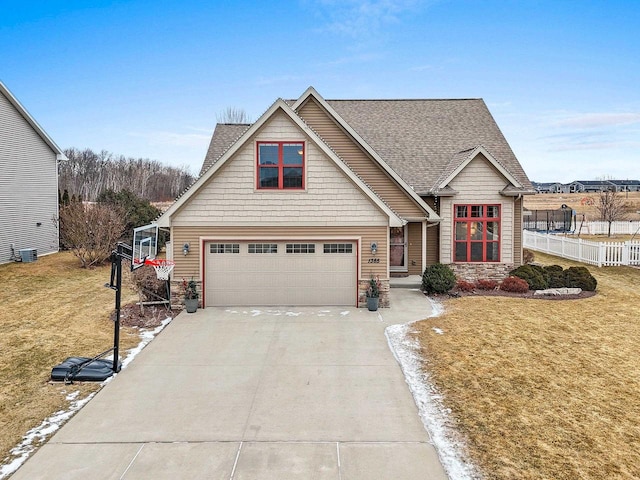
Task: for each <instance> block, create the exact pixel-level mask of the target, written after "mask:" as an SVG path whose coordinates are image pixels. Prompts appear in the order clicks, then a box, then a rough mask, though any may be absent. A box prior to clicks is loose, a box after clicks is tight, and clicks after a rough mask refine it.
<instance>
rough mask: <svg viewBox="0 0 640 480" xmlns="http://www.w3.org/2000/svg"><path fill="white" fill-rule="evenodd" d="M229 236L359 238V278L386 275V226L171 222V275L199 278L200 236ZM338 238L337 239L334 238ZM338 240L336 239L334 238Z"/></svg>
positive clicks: (243, 237) (239, 238)
mask: <svg viewBox="0 0 640 480" xmlns="http://www.w3.org/2000/svg"><path fill="white" fill-rule="evenodd" d="M221 237H224V238H229V239H237V240H238V241H239V240H245V239H255V240H264V239H279V240H286V239H293V238H299V239H306V238H314V239H330V238H331V237H340V238H344V239H350V240H357V239H360V240H361V252H360V254H359V259H360V270H361V271H360V279H363V278H364V279H368V278H370V277H371V276H372V275H380V278H381V279H385V278H388V272H387V255H388V245H389V242H388V239H389V229H388V227H387V226H367V227H342V226H326V227H291V226H284V227H283V226H262V227H259V228H258V227H247V226H245V227H238V226H224V227H215V226H174V227H173V228H172V229H171V247H172V248H173V252H172V254H173V259H174V260H175V262H176V266H175V268H174V272H173V279H174V280H179V279H181V278H187V279H188V278H191V277H193V278H194V279H198V280H202V279H201V274H202V270H201V245H200V241H201V239H205V241H206V239H214V238H221ZM336 241H338V240H336ZM338 242H339V241H338ZM371 242H377V243H378V252H377V253H376V255H375V256H373V255H372V254H371V249H370V245H371ZM185 243H189V246H190V247H191V248H190V251H189V254H188V255H187V256H184V255H183V253H182V246H183V245H184V244H185ZM376 258H377V259H380V260H379V261H380V263H369V261H370V259H376Z"/></svg>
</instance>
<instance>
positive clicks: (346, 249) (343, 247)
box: [324, 243, 353, 253]
mask: <svg viewBox="0 0 640 480" xmlns="http://www.w3.org/2000/svg"><path fill="white" fill-rule="evenodd" d="M324 253H353V244H352V243H325V244H324Z"/></svg>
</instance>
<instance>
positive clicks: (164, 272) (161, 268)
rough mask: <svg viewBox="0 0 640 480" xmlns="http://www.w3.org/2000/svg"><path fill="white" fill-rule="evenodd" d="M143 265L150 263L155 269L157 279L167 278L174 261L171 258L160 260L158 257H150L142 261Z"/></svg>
mask: <svg viewBox="0 0 640 480" xmlns="http://www.w3.org/2000/svg"><path fill="white" fill-rule="evenodd" d="M144 264H145V265H151V266H152V267H153V269H154V270H155V271H156V276H157V277H158V280H169V275H170V274H171V271H172V270H173V267H175V265H176V262H174V261H173V260H162V259H159V258H154V259H150V258H147V259H146V260H145V261H144Z"/></svg>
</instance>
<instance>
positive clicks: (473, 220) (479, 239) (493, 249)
mask: <svg viewBox="0 0 640 480" xmlns="http://www.w3.org/2000/svg"><path fill="white" fill-rule="evenodd" d="M453 208H454V215H455V241H454V244H455V245H454V261H456V262H499V261H500V205H455V206H454V207H453Z"/></svg>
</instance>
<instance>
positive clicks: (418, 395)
mask: <svg viewBox="0 0 640 480" xmlns="http://www.w3.org/2000/svg"><path fill="white" fill-rule="evenodd" d="M429 301H430V302H431V307H432V311H433V313H432V315H431V316H430V317H429V318H433V317H437V316H439V315H440V314H442V312H443V311H444V310H443V308H442V305H440V304H439V303H437V302H435V301H434V300H432V299H431V298H429ZM418 321H419V320H418ZM413 323H415V321H414V322H409V323H406V324H401V325H390V326H388V327H387V328H386V329H385V335H386V337H387V342H388V344H389V348H390V349H391V352H392V353H393V355H394V357H395V358H396V360H397V362H398V364H399V365H400V368H401V369H402V373H404V378H405V380H406V382H407V384H408V385H409V390H410V391H411V393H412V395H413V399H414V401H415V402H416V405H417V407H418V412H419V414H420V418H421V419H422V423H423V424H424V427H425V429H426V430H427V432H428V433H429V436H430V438H431V441H432V442H433V444H434V446H435V447H436V451H437V452H438V457H440V462H441V463H442V466H443V467H444V469H445V471H446V473H447V475H448V476H449V478H450V479H451V480H475V479H478V478H480V477H479V475H478V474H477V472H476V471H475V469H474V468H473V466H472V465H471V464H470V463H469V462H468V461H466V460H465V458H464V455H463V452H462V450H463V448H462V447H463V445H462V444H461V443H460V441H459V440H456V433H455V431H454V430H453V428H452V427H451V426H450V425H451V424H450V420H449V418H448V414H449V413H450V410H449V409H447V408H446V407H445V406H444V405H443V404H442V401H441V399H442V396H441V395H440V394H439V393H438V391H437V390H436V389H435V387H434V386H433V385H432V384H431V382H430V380H429V375H428V374H426V373H425V372H423V371H422V369H421V367H420V364H421V362H420V356H419V354H418V347H419V345H418V344H417V342H415V341H411V340H410V339H409V338H408V336H407V333H408V332H409V330H410V326H411V324H413Z"/></svg>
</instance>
